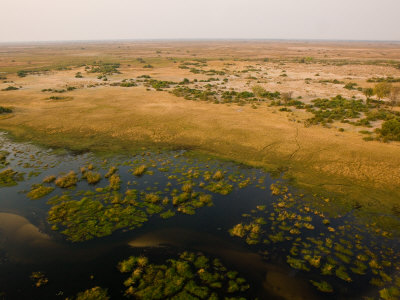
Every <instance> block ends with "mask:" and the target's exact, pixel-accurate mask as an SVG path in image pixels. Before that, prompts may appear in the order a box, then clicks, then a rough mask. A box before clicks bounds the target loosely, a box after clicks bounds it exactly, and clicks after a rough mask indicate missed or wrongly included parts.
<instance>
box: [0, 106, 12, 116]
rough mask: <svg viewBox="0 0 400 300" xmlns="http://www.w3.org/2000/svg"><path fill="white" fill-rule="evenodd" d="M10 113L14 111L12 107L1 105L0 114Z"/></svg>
mask: <svg viewBox="0 0 400 300" xmlns="http://www.w3.org/2000/svg"><path fill="white" fill-rule="evenodd" d="M9 113H12V109H11V108H7V107H3V106H0V115H1V114H9Z"/></svg>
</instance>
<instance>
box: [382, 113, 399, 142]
mask: <svg viewBox="0 0 400 300" xmlns="http://www.w3.org/2000/svg"><path fill="white" fill-rule="evenodd" d="M377 132H378V133H379V136H380V137H381V138H382V139H383V140H384V141H400V118H396V119H391V120H388V121H386V122H384V123H383V124H382V128H381V129H377Z"/></svg>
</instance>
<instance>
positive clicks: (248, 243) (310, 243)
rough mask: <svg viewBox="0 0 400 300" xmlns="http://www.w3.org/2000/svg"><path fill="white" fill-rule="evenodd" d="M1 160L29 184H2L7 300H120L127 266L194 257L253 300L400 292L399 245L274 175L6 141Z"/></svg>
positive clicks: (0, 224)
mask: <svg viewBox="0 0 400 300" xmlns="http://www.w3.org/2000/svg"><path fill="white" fill-rule="evenodd" d="M0 151H2V152H1V153H2V156H1V157H0V160H1V162H0V173H1V172H2V171H3V170H6V169H7V168H10V169H12V170H13V171H14V172H16V173H18V174H19V175H18V176H19V177H18V178H20V177H21V176H23V180H21V181H19V180H14V181H13V180H12V179H13V178H11V180H8V179H9V178H8V179H7V180H4V181H1V180H0V183H1V182H3V184H2V185H1V184H0V263H1V264H0V293H1V292H4V293H5V295H6V296H5V299H27V298H29V299H46V298H48V299H58V298H59V299H65V297H66V296H73V295H75V294H76V293H77V292H79V291H82V290H85V289H87V288H91V287H93V286H101V287H103V288H108V289H109V291H108V292H109V294H110V295H111V296H112V298H116V299H118V298H120V297H121V293H120V291H121V290H123V289H124V286H123V281H124V278H123V276H122V275H121V274H119V273H118V270H117V269H116V266H117V264H118V262H120V261H122V260H125V259H127V258H128V257H129V256H131V255H142V254H143V255H146V256H147V257H149V258H150V259H154V260H158V261H157V263H160V264H162V263H163V259H164V260H166V259H168V258H170V257H176V256H177V255H178V254H179V253H182V252H183V251H186V250H188V251H192V252H196V251H201V252H203V253H205V254H206V255H210V256H212V257H216V258H219V259H221V261H222V262H223V263H224V264H225V265H226V266H227V267H228V268H229V269H234V270H237V271H239V272H240V274H241V275H243V276H244V277H246V278H247V279H248V282H249V283H250V285H251V289H250V290H249V292H248V297H249V298H255V297H258V298H259V299H325V298H331V299H335V298H343V299H351V298H353V299H358V298H360V297H361V296H362V295H368V296H372V297H377V296H378V293H379V291H381V292H382V290H385V288H386V289H387V293H389V294H390V293H392V294H393V293H394V294H395V292H396V291H395V290H394V289H396V288H397V287H396V276H395V275H394V274H393V273H394V272H395V271H396V269H397V268H398V260H397V254H396V253H399V251H398V250H399V242H398V241H397V240H396V239H393V238H391V237H390V234H389V233H384V232H379V234H374V233H372V232H371V230H370V229H368V228H367V227H366V226H365V225H363V224H362V223H360V222H359V220H358V219H356V218H355V216H353V215H352V213H351V212H349V213H348V214H346V215H339V216H337V217H332V218H327V216H325V215H324V214H323V212H321V211H320V210H318V208H313V203H312V202H311V203H310V202H307V204H305V202H304V201H306V198H303V197H297V196H296V193H295V191H292V190H291V189H290V188H289V189H288V187H287V186H285V185H284V181H282V180H281V179H280V180H274V179H272V178H271V177H270V176H269V175H268V174H266V173H265V172H263V171H262V170H259V169H252V168H246V167H243V166H238V165H235V164H233V163H229V162H221V161H217V160H214V159H207V158H202V159H200V158H190V157H188V156H185V155H184V152H182V151H175V152H163V153H154V152H146V151H144V152H143V153H140V154H135V155H132V156H130V157H129V156H125V157H112V158H107V159H105V158H99V157H95V156H94V155H91V154H81V155H72V154H62V155H61V154H56V153H54V152H52V151H51V150H43V149H40V148H37V147H34V146H32V145H29V144H18V143H13V142H11V141H9V140H8V139H7V138H6V137H5V136H1V137H0ZM70 171H74V172H75V174H77V178H76V179H77V180H78V181H77V182H76V183H75V178H73V179H74V180H72V181H71V182H72V183H71V187H70V188H63V187H62V186H65V185H64V184H58V183H57V181H54V179H55V178H61V177H62V176H63V175H65V174H67V173H68V172H70ZM10 174H11V173H10ZM13 176H14V175H13ZM49 178H50V179H49ZM15 179H17V178H15ZM45 179H46V180H45ZM63 180H65V177H64V179H63ZM43 181H45V182H43ZM278 181H279V182H281V184H282V185H280V184H278ZM271 184H273V185H272V186H271ZM270 186H271V187H272V193H273V194H274V195H271V192H270ZM27 195H29V196H30V197H31V198H33V199H35V200H30V199H29V198H28V197H27ZM324 203H325V202H324ZM330 204H331V203H330ZM49 220H50V223H51V224H50V223H49ZM229 232H230V233H231V234H232V235H233V236H231V234H230V233H229ZM241 238H242V239H241ZM71 241H74V242H71ZM325 262H327V263H325ZM327 268H328V269H329V268H331V270H328V269H327ZM327 270H328V271H327ZM39 271H40V272H44V274H45V275H46V276H47V278H48V279H49V283H48V284H46V285H45V286H42V287H40V288H35V287H34V286H33V284H32V282H31V280H30V278H29V276H30V275H31V273H32V272H39ZM329 271H330V273H329ZM323 272H328V273H326V274H325V275H321V274H322V273H323ZM363 273H364V274H363ZM392 274H393V275H392ZM346 276H349V277H350V276H351V280H347V281H346V280H344V279H347V277H346ZM69 278H74V280H69ZM321 278H323V281H326V284H327V285H326V286H320V290H322V289H324V288H325V289H327V288H326V287H333V288H334V291H333V292H326V293H323V292H320V291H318V289H317V288H316V286H313V285H312V284H311V283H310V280H313V281H314V282H316V283H317V285H318V284H325V283H321V280H320V279H321ZM373 278H375V279H373ZM373 280H375V282H373V283H374V284H375V285H371V281H373ZM399 281H400V280H399ZM288 287H290V288H288ZM390 289H391V290H390ZM384 292H386V291H384ZM0 295H1V294H0ZM28 295H29V296H28ZM0 299H1V296H0ZM387 299H390V298H387Z"/></svg>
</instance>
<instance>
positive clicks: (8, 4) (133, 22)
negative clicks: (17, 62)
mask: <svg viewBox="0 0 400 300" xmlns="http://www.w3.org/2000/svg"><path fill="white" fill-rule="evenodd" d="M399 12H400V0H0V42H16V41H66V40H110V39H111V40H112V39H328V40H329V39H330V40H392V41H393V40H394V41H400V17H399Z"/></svg>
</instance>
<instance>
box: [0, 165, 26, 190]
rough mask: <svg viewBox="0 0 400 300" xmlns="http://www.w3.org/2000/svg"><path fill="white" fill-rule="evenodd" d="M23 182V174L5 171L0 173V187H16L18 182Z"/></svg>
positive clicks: (9, 170) (11, 170)
mask: <svg viewBox="0 0 400 300" xmlns="http://www.w3.org/2000/svg"><path fill="white" fill-rule="evenodd" d="M23 180H24V174H23V173H19V172H17V171H14V170H13V169H6V170H3V171H1V172H0V187H2V186H13V185H17V183H18V181H23Z"/></svg>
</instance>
